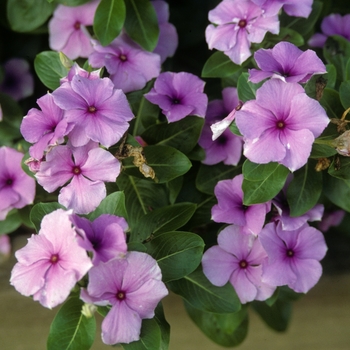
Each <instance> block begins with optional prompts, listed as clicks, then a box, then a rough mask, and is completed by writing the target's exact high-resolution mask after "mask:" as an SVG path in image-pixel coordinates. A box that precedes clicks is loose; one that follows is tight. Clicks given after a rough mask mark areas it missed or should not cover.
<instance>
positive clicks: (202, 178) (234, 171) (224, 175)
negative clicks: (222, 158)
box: [196, 163, 242, 194]
mask: <svg viewBox="0 0 350 350" xmlns="http://www.w3.org/2000/svg"><path fill="white" fill-rule="evenodd" d="M241 170H242V167H241V166H236V167H234V166H231V165H225V164H223V163H219V164H215V165H214V166H211V165H204V164H201V165H200V167H199V170H198V174H197V177H196V187H197V188H198V190H200V191H202V192H204V193H207V194H214V188H215V186H216V185H217V183H218V182H219V181H221V180H227V179H233V178H234V177H235V176H236V175H238V174H240V172H241Z"/></svg>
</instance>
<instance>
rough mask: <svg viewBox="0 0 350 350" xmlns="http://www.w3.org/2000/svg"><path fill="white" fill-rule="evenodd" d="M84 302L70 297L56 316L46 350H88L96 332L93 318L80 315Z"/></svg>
mask: <svg viewBox="0 0 350 350" xmlns="http://www.w3.org/2000/svg"><path fill="white" fill-rule="evenodd" d="M83 305H84V302H83V301H82V300H80V299H79V298H78V297H70V298H69V299H68V300H67V301H66V302H65V303H64V304H63V306H62V307H61V309H60V310H59V311H58V313H57V314H56V316H55V318H54V320H53V322H52V324H51V327H50V333H49V337H48V340H47V349H48V350H63V349H66V350H68V349H69V350H85V349H86V350H88V349H90V348H91V346H92V344H93V342H94V338H95V332H96V322H95V318H94V317H91V318H87V317H86V316H84V315H83V314H82V313H81V309H82V306H83Z"/></svg>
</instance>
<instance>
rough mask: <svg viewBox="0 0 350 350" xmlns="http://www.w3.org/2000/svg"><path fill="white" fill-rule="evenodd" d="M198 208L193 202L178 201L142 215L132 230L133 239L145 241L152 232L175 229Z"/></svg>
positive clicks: (155, 233)
mask: <svg viewBox="0 0 350 350" xmlns="http://www.w3.org/2000/svg"><path fill="white" fill-rule="evenodd" d="M195 210H196V205H195V204H193V203H178V204H174V205H170V206H166V207H163V208H158V209H155V210H153V211H151V212H150V213H148V214H146V215H145V216H143V217H141V218H140V220H139V221H138V222H137V223H136V226H135V227H134V229H133V230H132V232H131V236H130V240H131V241H141V242H142V241H144V240H145V239H147V238H148V237H149V236H150V235H151V234H153V235H157V234H160V233H163V232H169V231H174V230H176V229H178V228H180V227H181V226H183V225H185V224H186V222H187V221H188V220H189V219H190V218H191V217H192V215H193V213H194V212H195Z"/></svg>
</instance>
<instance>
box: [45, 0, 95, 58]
mask: <svg viewBox="0 0 350 350" xmlns="http://www.w3.org/2000/svg"><path fill="white" fill-rule="evenodd" d="M98 4H99V0H95V1H91V2H88V3H86V4H84V5H81V6H76V7H71V6H64V5H58V6H57V8H56V10H55V11H54V13H53V17H52V19H51V20H50V22H49V45H50V48H51V49H52V50H55V51H62V52H63V53H64V54H65V55H67V56H68V57H69V58H70V59H72V60H75V59H76V58H78V57H88V56H89V55H90V54H91V53H92V52H93V48H92V45H91V43H90V40H91V36H90V34H89V32H88V30H87V28H86V27H87V26H91V25H92V24H93V21H94V16H95V12H96V8H97V6H98Z"/></svg>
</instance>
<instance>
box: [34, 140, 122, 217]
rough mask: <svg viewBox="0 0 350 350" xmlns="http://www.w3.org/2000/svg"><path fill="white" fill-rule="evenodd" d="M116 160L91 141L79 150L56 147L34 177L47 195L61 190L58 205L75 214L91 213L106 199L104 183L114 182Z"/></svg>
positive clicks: (116, 167)
mask: <svg viewBox="0 0 350 350" xmlns="http://www.w3.org/2000/svg"><path fill="white" fill-rule="evenodd" d="M119 173H120V163H119V161H118V160H117V159H116V158H115V157H114V156H113V155H112V154H111V153H109V152H108V151H105V150H103V149H102V148H99V147H98V145H97V144H96V143H94V142H89V143H88V144H87V145H85V146H82V147H73V146H70V145H68V146H61V145H59V146H56V147H55V148H53V149H52V150H51V151H50V152H48V153H47V155H46V161H45V162H42V163H41V165H40V170H39V171H38V172H37V173H36V175H35V177H36V178H37V180H38V183H39V184H40V185H41V186H43V187H44V189H45V190H46V191H47V192H50V193H51V192H53V191H55V190H56V189H57V188H58V187H61V186H63V185H65V184H66V183H67V182H68V181H70V180H71V181H70V183H69V184H68V185H67V186H65V187H63V188H62V189H61V191H60V194H59V196H58V202H59V203H60V204H62V205H64V206H65V207H66V208H67V209H73V210H74V211H75V212H76V213H77V214H88V213H90V212H92V211H93V210H94V209H96V207H97V206H98V205H99V204H100V203H101V201H102V199H104V198H105V197H106V186H105V184H104V181H108V182H114V181H115V179H116V177H117V176H118V175H119Z"/></svg>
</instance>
